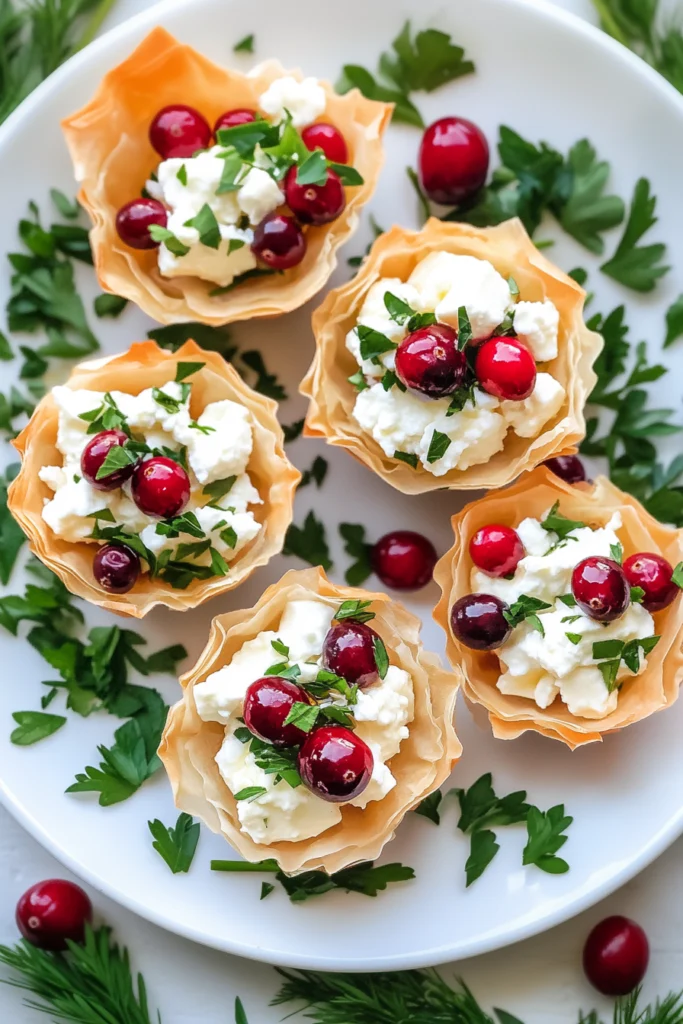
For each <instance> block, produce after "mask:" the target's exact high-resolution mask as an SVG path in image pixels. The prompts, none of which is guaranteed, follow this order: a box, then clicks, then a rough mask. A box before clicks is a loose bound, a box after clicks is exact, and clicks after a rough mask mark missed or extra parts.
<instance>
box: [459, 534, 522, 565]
mask: <svg viewBox="0 0 683 1024" xmlns="http://www.w3.org/2000/svg"><path fill="white" fill-rule="evenodd" d="M470 558H471V559H472V561H473V562H474V564H475V565H476V567H477V569H481V571H482V572H485V573H486V575H487V576H509V574H510V573H513V572H514V571H515V569H516V568H517V565H518V564H519V562H520V560H521V559H522V558H524V545H523V544H522V542H521V540H520V539H519V534H518V533H517V531H516V530H513V529H512V527H511V526H500V525H499V524H498V523H491V525H490V526H482V528H481V530H477V532H476V533H475V535H474V536H473V537H472V540H471V541H470Z"/></svg>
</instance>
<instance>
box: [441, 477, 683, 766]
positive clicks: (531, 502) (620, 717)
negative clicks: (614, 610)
mask: <svg viewBox="0 0 683 1024" xmlns="http://www.w3.org/2000/svg"><path fill="white" fill-rule="evenodd" d="M556 501H559V503H560V512H562V514H563V515H565V516H568V517H569V518H570V519H577V520H579V521H581V522H585V523H587V524H588V525H591V526H595V527H597V526H604V525H606V524H607V523H608V522H609V520H610V519H611V517H612V515H613V513H615V512H619V513H620V514H621V518H622V521H623V525H622V527H621V528H620V529H619V539H620V540H621V542H622V544H623V547H624V559H626V558H628V557H629V555H633V554H635V553H636V552H639V551H650V552H654V553H655V554H659V555H663V556H664V557H665V558H667V559H668V560H669V562H671V564H672V565H676V564H677V563H678V562H679V561H681V559H683V530H676V529H674V527H672V526H663V525H662V523H660V522H658V521H657V520H656V519H654V518H653V517H652V516H651V515H650V514H649V513H648V512H646V511H645V509H644V508H643V506H642V505H641V504H640V503H639V502H638V501H636V499H635V498H633V497H632V496H631V495H630V494H626V493H624V492H623V491H620V490H619V489H618V488H617V487H615V486H614V484H612V483H611V482H610V481H609V480H608V479H607V478H606V477H604V476H600V477H598V478H597V479H596V481H595V483H594V484H592V485H589V484H579V485H576V486H572V485H571V484H566V483H565V482H564V481H563V480H560V478H559V477H557V476H555V475H554V474H553V473H551V472H550V471H549V470H547V469H545V468H544V467H539V468H538V469H536V470H535V471H534V472H533V473H527V474H525V475H524V476H523V477H522V478H521V479H520V480H519V481H518V482H517V483H516V484H514V485H513V486H512V487H508V488H507V489H506V490H504V491H495V492H492V493H491V494H487V495H486V497H484V498H482V499H480V500H479V501H474V502H472V503H471V504H470V505H467V506H466V507H465V508H464V509H463V510H462V511H461V512H459V513H457V515H455V516H453V518H452V519H451V525H452V526H453V531H454V533H455V543H454V545H453V547H452V548H451V549H450V551H448V552H447V553H446V554H445V555H444V556H443V558H441V559H440V561H439V562H438V564H437V566H436V569H435V571H434V579H435V580H436V582H437V583H438V585H439V586H440V587H441V592H442V594H441V599H440V601H439V603H438V604H437V606H436V608H435V609H434V618H435V619H436V621H437V622H438V623H439V625H440V626H441V627H442V629H444V630H445V632H446V637H447V644H446V650H447V654H448V657H449V659H450V661H451V662H453V663H454V664H457V665H459V666H462V669H463V672H464V676H465V678H464V682H463V693H464V695H465V697H466V698H467V700H469V701H471V702H472V703H474V704H481V705H483V706H484V707H485V708H486V710H487V711H488V715H489V721H490V723H491V728H492V729H493V734H494V736H496V737H497V738H498V739H505V740H511V739H516V738H517V736H521V734H522V733H523V732H526V731H527V730H532V731H533V732H539V733H541V735H543V736H549V737H550V738H551V739H556V740H561V741H562V742H563V743H566V744H567V746H568V747H570V748H571V749H572V750H573V749H574V748H575V747H578V746H581V745H582V744H584V743H593V742H595V741H597V740H602V738H603V736H605V735H606V734H607V733H610V732H615V731H616V730H618V729H623V728H624V727H625V726H627V725H632V724H633V723H634V722H639V721H641V720H642V719H644V718H647V717H648V716H649V715H651V714H653V713H654V712H655V711H661V710H662V709H663V708H666V707H669V706H670V705H671V704H673V703H674V701H675V700H676V698H677V697H678V691H679V687H680V685H681V681H682V680H683V653H682V645H683V614H682V612H683V609H682V607H681V602H682V599H681V596H680V595H679V596H678V597H676V599H675V601H674V602H673V604H671V605H669V607H668V608H665V609H664V610H663V611H661V612H655V613H654V615H653V618H654V621H655V632H656V633H657V634H659V635H660V636H661V640H660V641H659V643H658V644H657V646H656V647H655V648H654V650H653V651H652V652H651V653H650V654H648V656H647V668H646V669H645V670H644V671H643V672H642V673H640V675H638V676H634V677H632V678H629V679H626V680H625V681H624V684H623V686H622V688H621V690H620V693H619V701H618V704H617V707H616V710H615V711H613V712H612V713H611V714H610V715H607V716H606V717H605V718H601V719H587V718H578V717H576V716H575V715H572V714H571V713H570V712H569V710H568V708H567V707H566V705H565V704H563V703H562V701H561V700H560V699H559V697H558V698H556V700H555V701H554V703H553V704H552V705H551V706H550V707H549V708H545V709H542V708H539V707H538V706H537V705H536V703H535V701H533V700H529V699H527V698H524V697H512V696H507V695H505V694H503V693H501V692H500V690H499V689H498V688H497V686H496V682H497V680H498V677H499V676H500V674H501V668H500V663H499V661H498V658H497V656H496V652H495V651H491V652H485V651H473V650H471V649H470V648H468V647H465V646H464V645H463V644H460V643H458V641H457V640H456V639H455V638H454V636H453V633H452V631H451V628H450V610H451V608H452V607H453V604H454V603H455V602H456V601H457V600H458V599H459V598H461V597H464V596H465V595H466V594H470V593H471V592H472V588H471V586H470V573H471V571H472V567H473V563H472V559H471V558H470V554H469V543H470V539H471V538H472V536H473V535H474V534H475V533H476V531H477V530H479V529H481V527H482V526H486V525H488V524H489V523H501V524H503V525H506V526H512V527H515V526H517V525H518V524H519V523H520V521H521V520H522V519H525V518H526V517H527V516H533V517H535V518H537V519H538V518H541V517H542V516H543V515H544V514H545V513H546V512H547V511H548V509H549V508H550V507H551V506H552V505H554V504H555V502H556Z"/></svg>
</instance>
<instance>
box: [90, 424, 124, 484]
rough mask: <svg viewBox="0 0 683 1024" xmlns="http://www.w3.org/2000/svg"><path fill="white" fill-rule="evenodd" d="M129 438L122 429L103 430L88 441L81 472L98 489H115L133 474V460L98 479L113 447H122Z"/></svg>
mask: <svg viewBox="0 0 683 1024" xmlns="http://www.w3.org/2000/svg"><path fill="white" fill-rule="evenodd" d="M127 440H128V435H127V434H124V432H123V431H122V430H102V431H101V432H100V433H99V434H95V436H94V437H93V438H92V439H91V440H90V441H88V443H87V444H86V446H85V448H84V449H83V454H82V455H81V473H82V474H83V476H84V477H85V479H86V480H87V481H88V483H89V484H90V486H91V487H94V488H95V489H96V490H98V491H114V490H116V488H117V487H120V486H121V484H122V483H124V481H125V480H128V478H129V477H131V476H132V475H133V470H134V469H135V464H134V463H132V462H131V463H130V465H128V466H124V467H123V469H116V470H114V472H113V473H107V475H106V476H103V477H102V478H101V479H99V480H98V479H97V474H98V472H99V470H100V468H101V466H102V464H103V462H104V460H105V459H106V457H107V455H108V454H109V452H110V451H111V449H112V448H122V447H123V445H124V444H125V443H126V441H127Z"/></svg>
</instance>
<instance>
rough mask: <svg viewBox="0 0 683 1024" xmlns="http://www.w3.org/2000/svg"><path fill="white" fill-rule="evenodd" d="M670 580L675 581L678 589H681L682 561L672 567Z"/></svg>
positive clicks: (682, 587)
mask: <svg viewBox="0 0 683 1024" xmlns="http://www.w3.org/2000/svg"><path fill="white" fill-rule="evenodd" d="M671 582H672V583H675V584H676V586H677V587H679V588H680V589H683V562H679V563H678V565H677V566H676V568H675V569H674V571H673V574H672V576H671Z"/></svg>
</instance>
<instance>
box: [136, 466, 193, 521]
mask: <svg viewBox="0 0 683 1024" xmlns="http://www.w3.org/2000/svg"><path fill="white" fill-rule="evenodd" d="M132 493H133V501H134V502H135V504H136V505H137V507H138V508H139V509H140V511H141V512H144V513H145V515H148V516H157V517H158V518H159V519H170V518H172V517H173V516H177V515H180V513H181V512H182V510H183V509H184V508H185V506H186V505H187V503H188V501H189V500H190V478H189V477H188V475H187V473H186V472H185V470H184V469H183V467H182V466H181V465H180V464H179V463H177V462H175V461H174V460H173V459H167V458H166V456H165V455H157V456H155V457H154V458H153V459H147V461H146V462H139V463H138V465H137V466H136V468H135V472H134V473H133V483H132Z"/></svg>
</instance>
